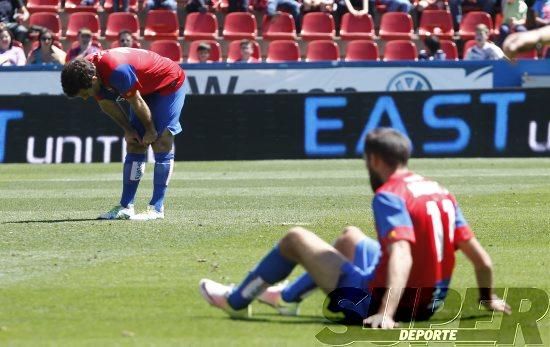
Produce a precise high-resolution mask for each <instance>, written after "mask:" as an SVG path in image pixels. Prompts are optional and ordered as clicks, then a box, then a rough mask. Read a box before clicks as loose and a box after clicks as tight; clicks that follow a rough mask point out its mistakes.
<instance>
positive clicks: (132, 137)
mask: <svg viewBox="0 0 550 347" xmlns="http://www.w3.org/2000/svg"><path fill="white" fill-rule="evenodd" d="M124 140H126V143H130V144H142V141H141V137H140V136H139V134H138V133H137V131H135V130H131V131H125V132H124Z"/></svg>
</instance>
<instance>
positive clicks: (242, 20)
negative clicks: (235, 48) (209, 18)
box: [223, 12, 257, 40]
mask: <svg viewBox="0 0 550 347" xmlns="http://www.w3.org/2000/svg"><path fill="white" fill-rule="evenodd" d="M256 34H257V28H256V18H255V17H254V15H252V14H251V13H248V12H231V13H228V14H227V15H226V16H225V20H224V23H223V38H224V39H225V40H240V39H249V40H256Z"/></svg>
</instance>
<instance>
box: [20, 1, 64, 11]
mask: <svg viewBox="0 0 550 347" xmlns="http://www.w3.org/2000/svg"><path fill="white" fill-rule="evenodd" d="M27 9H28V10H29V12H30V13H35V12H55V13H57V12H59V0H29V1H28V2H27Z"/></svg>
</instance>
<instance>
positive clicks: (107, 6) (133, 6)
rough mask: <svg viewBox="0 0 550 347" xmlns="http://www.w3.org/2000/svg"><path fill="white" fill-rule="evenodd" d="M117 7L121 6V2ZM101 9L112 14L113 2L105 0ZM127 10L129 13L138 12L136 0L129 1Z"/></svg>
mask: <svg viewBox="0 0 550 347" xmlns="http://www.w3.org/2000/svg"><path fill="white" fill-rule="evenodd" d="M119 6H122V0H120V1H119ZM103 8H104V9H105V11H107V12H113V0H105V3H104V4H103ZM128 9H129V10H130V11H131V12H134V13H137V12H138V10H139V6H138V1H137V0H129V2H128Z"/></svg>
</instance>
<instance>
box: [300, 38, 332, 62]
mask: <svg viewBox="0 0 550 347" xmlns="http://www.w3.org/2000/svg"><path fill="white" fill-rule="evenodd" d="M339 59H340V50H339V49H338V45H337V44H336V42H334V41H332V40H315V41H311V42H309V43H308V44H307V50H306V61H308V62H313V61H338V60H339Z"/></svg>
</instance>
